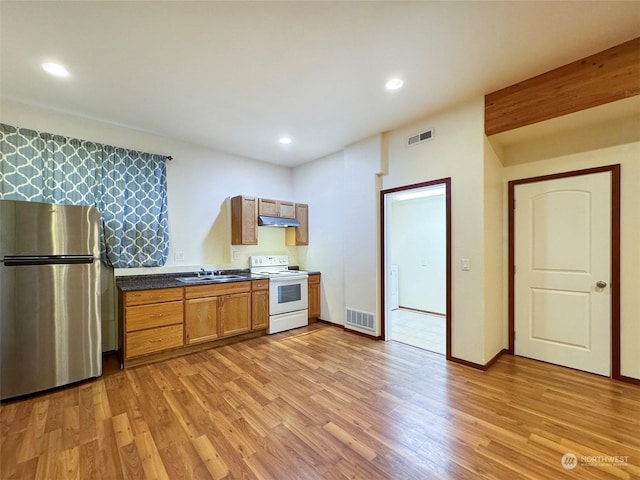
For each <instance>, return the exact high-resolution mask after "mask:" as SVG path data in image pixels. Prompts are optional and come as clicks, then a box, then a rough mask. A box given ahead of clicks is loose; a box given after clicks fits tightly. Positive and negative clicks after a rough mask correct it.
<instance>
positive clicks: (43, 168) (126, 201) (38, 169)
mask: <svg viewBox="0 0 640 480" xmlns="http://www.w3.org/2000/svg"><path fill="white" fill-rule="evenodd" d="M165 166H166V157H164V156H160V155H152V154H148V153H141V152H136V151H133V150H126V149H122V148H115V147H111V146H108V145H101V144H98V143H94V142H88V141H84V140H77V139H73V138H68V137H63V136H60V135H52V134H49V133H42V132H37V131H35V130H29V129H25V128H16V127H12V126H9V125H5V124H1V123H0V198H1V199H6V200H27V201H32V202H46V203H60V204H70V205H92V206H95V207H97V208H98V209H99V210H100V213H101V217H102V232H101V251H102V259H103V261H104V262H105V263H107V264H108V265H111V266H113V267H116V268H127V267H155V266H161V265H164V264H165V262H166V260H167V256H168V253H169V233H168V212H167V177H166V169H165Z"/></svg>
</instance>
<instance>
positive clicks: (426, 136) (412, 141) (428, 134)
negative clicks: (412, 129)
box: [407, 128, 433, 147]
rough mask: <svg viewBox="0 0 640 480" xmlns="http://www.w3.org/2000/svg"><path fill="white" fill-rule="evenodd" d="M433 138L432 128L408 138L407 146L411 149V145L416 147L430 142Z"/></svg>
mask: <svg viewBox="0 0 640 480" xmlns="http://www.w3.org/2000/svg"><path fill="white" fill-rule="evenodd" d="M432 138H433V128H430V129H429V130H426V131H424V132H422V133H418V134H417V135H414V136H412V137H409V140H408V141H407V146H409V147H411V146H413V145H417V144H419V143H422V142H426V141H427V140H431V139H432Z"/></svg>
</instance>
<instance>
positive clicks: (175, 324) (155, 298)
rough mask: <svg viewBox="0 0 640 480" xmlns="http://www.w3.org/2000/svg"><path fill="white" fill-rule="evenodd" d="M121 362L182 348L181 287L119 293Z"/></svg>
mask: <svg viewBox="0 0 640 480" xmlns="http://www.w3.org/2000/svg"><path fill="white" fill-rule="evenodd" d="M121 305H122V307H121V308H122V310H121V317H122V320H121V325H122V326H121V328H122V331H123V332H124V347H123V351H124V352H123V356H124V361H125V362H126V361H127V360H130V359H134V358H137V357H141V356H144V355H148V354H152V353H160V352H163V351H165V350H170V349H175V348H179V347H182V345H183V344H184V341H183V337H184V333H183V332H184V326H183V317H184V314H183V303H182V288H163V289H157V290H140V291H132V292H124V293H122V294H121Z"/></svg>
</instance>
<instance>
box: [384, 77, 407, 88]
mask: <svg viewBox="0 0 640 480" xmlns="http://www.w3.org/2000/svg"><path fill="white" fill-rule="evenodd" d="M402 85H404V80H402V79H400V78H392V79H391V80H389V81H388V82H387V84H386V85H385V87H387V90H398V89H399V88H401V87H402Z"/></svg>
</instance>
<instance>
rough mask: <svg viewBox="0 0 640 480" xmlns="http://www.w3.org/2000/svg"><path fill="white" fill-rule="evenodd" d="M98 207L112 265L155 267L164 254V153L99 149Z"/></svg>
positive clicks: (166, 240)
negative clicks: (100, 174) (100, 172)
mask: <svg viewBox="0 0 640 480" xmlns="http://www.w3.org/2000/svg"><path fill="white" fill-rule="evenodd" d="M101 166H102V182H101V185H100V187H101V192H100V201H99V206H98V208H99V209H100V211H101V212H103V214H102V221H103V224H104V231H105V248H106V251H105V256H106V258H107V261H108V262H109V263H110V264H111V265H113V266H114V267H126V266H132V265H135V266H138V267H155V266H157V265H164V263H165V262H166V261H167V257H168V255H169V219H168V211H167V174H166V168H165V166H166V157H164V156H161V155H153V154H150V153H141V152H136V151H133V150H125V149H123V148H115V147H109V146H104V147H103V149H102V159H101Z"/></svg>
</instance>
